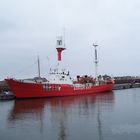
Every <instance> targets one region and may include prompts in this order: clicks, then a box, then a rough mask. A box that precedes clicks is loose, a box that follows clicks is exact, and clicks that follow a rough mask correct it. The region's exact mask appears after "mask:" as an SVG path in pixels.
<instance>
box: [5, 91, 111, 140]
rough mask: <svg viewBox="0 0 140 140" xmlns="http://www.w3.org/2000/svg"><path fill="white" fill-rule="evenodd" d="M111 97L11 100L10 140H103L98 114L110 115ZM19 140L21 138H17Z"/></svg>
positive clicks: (9, 118) (100, 120)
mask: <svg viewBox="0 0 140 140" xmlns="http://www.w3.org/2000/svg"><path fill="white" fill-rule="evenodd" d="M113 102H114V94H113V93H112V92H110V93H103V94H93V95H86V96H70V97H61V98H49V99H28V100H15V102H14V106H13V108H12V109H11V111H10V113H9V117H8V127H9V129H10V128H11V129H12V128H14V129H16V131H15V132H13V133H16V134H13V136H15V137H14V139H15V140H16V139H18V138H20V136H24V137H23V138H24V139H28V138H31V139H34V140H35V139H53V140H57V139H58V140H68V139H80V140H85V139H86V140H87V139H93V138H95V139H96V138H97V139H99V140H102V139H103V132H102V131H103V130H102V115H103V113H102V112H106V111H107V112H110V111H111V110H112V107H113V106H112V105H113ZM20 139H21V140H22V138H20Z"/></svg>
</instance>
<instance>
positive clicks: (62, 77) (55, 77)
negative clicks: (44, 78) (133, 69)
mask: <svg viewBox="0 0 140 140" xmlns="http://www.w3.org/2000/svg"><path fill="white" fill-rule="evenodd" d="M49 82H50V83H53V84H72V83H73V82H72V79H71V77H70V74H69V71H67V70H66V69H58V68H54V69H50V73H49Z"/></svg>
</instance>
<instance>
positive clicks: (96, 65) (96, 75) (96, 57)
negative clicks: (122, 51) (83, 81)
mask: <svg viewBox="0 0 140 140" xmlns="http://www.w3.org/2000/svg"><path fill="white" fill-rule="evenodd" d="M93 46H94V48H95V78H96V80H97V79H98V54H97V47H98V45H97V44H93Z"/></svg>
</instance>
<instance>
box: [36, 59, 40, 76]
mask: <svg viewBox="0 0 140 140" xmlns="http://www.w3.org/2000/svg"><path fill="white" fill-rule="evenodd" d="M37 64H38V77H39V78H40V60H39V56H38V57H37Z"/></svg>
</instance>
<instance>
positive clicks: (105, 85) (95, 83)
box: [5, 38, 114, 98]
mask: <svg viewBox="0 0 140 140" xmlns="http://www.w3.org/2000/svg"><path fill="white" fill-rule="evenodd" d="M96 46H97V45H96ZM96 46H95V45H94V47H95V65H97V62H98V61H97V50H96ZM56 50H57V53H58V64H57V66H56V67H55V68H53V69H52V68H51V69H50V72H49V79H48V81H45V82H44V81H41V80H39V81H27V80H16V79H13V78H11V79H5V80H6V82H7V84H8V85H9V87H10V89H11V91H12V92H13V94H14V96H15V97H16V98H39V97H60V96H70V95H81V94H83V95H85V94H92V93H100V92H107V91H111V90H112V88H113V85H114V82H113V80H112V78H109V77H108V78H106V79H105V78H102V77H100V78H97V77H96V79H94V80H86V79H88V77H87V76H86V77H85V79H84V80H83V81H84V82H81V81H82V80H77V81H73V80H72V78H71V77H70V74H69V71H67V70H66V69H63V68H61V60H62V58H61V53H62V51H64V50H65V47H64V46H63V44H62V38H59V39H58V40H57V48H56ZM39 73H40V71H39ZM39 76H40V74H39ZM81 79H82V78H81Z"/></svg>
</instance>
